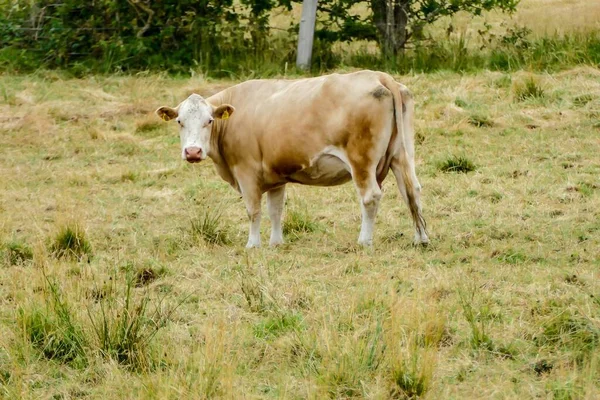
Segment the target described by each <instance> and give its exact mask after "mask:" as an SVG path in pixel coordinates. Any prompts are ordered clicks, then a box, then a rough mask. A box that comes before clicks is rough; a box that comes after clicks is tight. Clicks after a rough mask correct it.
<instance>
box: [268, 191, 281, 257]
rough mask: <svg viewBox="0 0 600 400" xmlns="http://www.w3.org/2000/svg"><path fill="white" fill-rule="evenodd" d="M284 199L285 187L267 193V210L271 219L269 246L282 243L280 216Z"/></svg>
mask: <svg viewBox="0 0 600 400" xmlns="http://www.w3.org/2000/svg"><path fill="white" fill-rule="evenodd" d="M284 199H285V186H281V187H278V188H276V189H271V190H269V191H268V192H267V209H268V210H269V218H270V219H271V240H270V241H269V245H270V246H277V245H278V244H282V243H283V229H282V227H281V214H282V213H283V201H284Z"/></svg>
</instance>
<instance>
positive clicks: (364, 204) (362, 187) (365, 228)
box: [352, 168, 381, 246]
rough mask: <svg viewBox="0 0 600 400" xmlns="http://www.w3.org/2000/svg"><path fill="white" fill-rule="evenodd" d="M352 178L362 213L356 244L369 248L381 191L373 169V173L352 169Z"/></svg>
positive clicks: (371, 242)
mask: <svg viewBox="0 0 600 400" xmlns="http://www.w3.org/2000/svg"><path fill="white" fill-rule="evenodd" d="M352 176H353V180H354V184H355V185H356V189H357V191H358V196H359V198H360V208H361V211H362V219H361V225H360V234H359V236H358V243H359V244H360V245H363V246H371V245H372V244H373V226H374V225H375V217H376V216H377V209H378V208H379V201H380V200H381V189H380V187H379V184H378V183H377V179H376V177H375V170H374V169H373V171H364V170H361V169H357V168H353V169H352Z"/></svg>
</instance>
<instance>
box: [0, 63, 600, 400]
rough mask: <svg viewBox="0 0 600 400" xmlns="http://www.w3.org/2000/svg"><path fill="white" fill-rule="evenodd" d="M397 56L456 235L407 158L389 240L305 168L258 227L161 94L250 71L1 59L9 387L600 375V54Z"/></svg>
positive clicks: (119, 390) (416, 389) (339, 191)
mask: <svg viewBox="0 0 600 400" xmlns="http://www.w3.org/2000/svg"><path fill="white" fill-rule="evenodd" d="M397 79H398V80H399V81H401V82H403V83H405V84H406V85H407V86H408V87H409V88H410V89H411V90H412V91H413V93H414V97H415V99H416V102H417V107H416V113H417V114H416V131H417V141H418V145H417V168H418V170H417V173H418V175H419V177H420V180H421V183H422V184H423V187H424V193H423V201H424V209H425V217H426V218H427V221H428V225H429V229H430V234H431V239H432V244H431V245H430V246H429V247H428V248H415V247H413V246H412V245H411V241H412V227H411V223H410V218H409V215H408V212H407V209H406V206H405V205H404V204H402V202H401V199H400V196H399V195H398V193H397V190H396V186H395V183H394V182H393V179H391V178H392V177H388V179H387V180H386V182H385V184H384V198H383V201H382V207H381V210H380V212H379V216H378V222H377V226H376V232H375V235H376V236H375V243H374V247H373V249H361V248H359V247H357V246H356V245H355V241H356V238H357V236H358V230H359V224H360V212H359V206H358V200H357V199H356V195H355V190H354V188H353V187H352V186H351V185H345V186H342V187H337V188H329V189H324V188H311V187H301V186H293V185H292V186H290V187H289V189H288V199H287V205H286V214H285V231H286V240H287V244H285V245H283V246H281V247H278V248H268V247H265V248H261V249H256V250H252V251H246V250H245V249H244V244H245V243H246V238H247V236H246V235H247V223H246V215H245V210H244V206H243V204H242V201H241V199H240V197H239V196H238V195H237V194H236V192H235V191H234V190H233V189H231V188H229V187H228V186H227V184H226V183H224V182H222V181H221V180H220V179H219V178H218V177H217V176H216V174H215V172H214V170H213V166H212V165H211V163H210V162H209V161H207V162H204V163H202V164H200V165H188V164H186V163H184V162H182V161H181V160H180V156H179V153H180V148H179V139H178V136H177V132H176V128H175V126H173V125H169V124H165V123H163V122H161V121H159V120H158V118H156V117H155V116H154V115H153V114H152V113H153V110H155V109H156V108H157V107H158V106H160V105H175V104H177V103H178V102H179V101H180V100H181V99H183V98H184V96H186V95H188V94H189V93H191V92H198V93H200V94H203V95H209V94H212V93H215V92H217V91H218V90H220V89H222V88H225V87H227V86H228V85H231V84H233V82H226V81H205V80H203V79H202V77H200V76H196V77H195V78H192V79H189V80H183V79H181V80H175V79H172V78H168V77H166V76H159V75H139V76H136V77H120V76H112V77H111V76H105V77H103V76H92V77H89V78H86V79H80V80H77V79H63V78H62V76H61V75H60V74H59V73H54V72H38V73H36V74H34V75H28V76H20V75H16V76H15V75H3V76H0V248H1V250H0V251H1V253H0V321H1V323H0V397H4V398H11V399H12V398H43V399H51V398H52V399H72V398H114V399H131V398H140V399H149V398H155V399H165V398H174V399H183V398H236V399H240V398H315V399H316V398H327V397H331V398H351V397H355V398H375V399H386V398H413V397H419V396H422V397H424V398H429V399H481V398H514V399H524V398H548V399H579V398H586V399H595V398H599V397H600V279H599V278H600V276H599V274H600V272H599V271H600V140H599V137H600V70H598V69H594V68H591V67H580V68H576V69H571V70H568V71H564V72H561V73H557V74H553V75H548V74H538V75H531V74H527V73H524V72H522V73H515V74H512V75H508V74H502V73H493V72H481V73H478V74H475V75H458V74H451V73H437V74H428V75H409V76H402V77H397ZM264 214H266V213H264ZM269 228H270V226H269V222H268V219H267V218H266V217H265V219H264V223H263V226H262V232H263V235H262V239H263V244H264V243H265V242H266V241H267V238H268V236H267V235H268V230H269Z"/></svg>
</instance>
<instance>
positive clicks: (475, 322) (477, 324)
mask: <svg viewBox="0 0 600 400" xmlns="http://www.w3.org/2000/svg"><path fill="white" fill-rule="evenodd" d="M458 297H459V304H460V306H461V308H462V311H463V315H464V317H465V319H466V320H467V323H468V324H469V328H470V329H471V338H470V339H469V343H470V345H471V347H472V348H473V349H475V350H478V349H484V350H493V349H494V343H493V342H492V339H491V338H490V336H489V335H488V333H487V326H486V322H485V320H484V319H483V318H481V315H480V314H481V313H480V312H479V311H478V310H476V309H475V307H474V306H473V303H474V297H475V293H474V292H471V293H466V292H465V291H464V290H462V289H461V290H459V291H458Z"/></svg>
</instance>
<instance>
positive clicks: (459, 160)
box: [437, 155, 477, 174]
mask: <svg viewBox="0 0 600 400" xmlns="http://www.w3.org/2000/svg"><path fill="white" fill-rule="evenodd" d="M437 168H438V170H440V171H442V172H459V173H465V174H466V173H467V172H472V171H475V170H476V169H477V167H476V166H475V164H474V163H473V162H472V161H471V160H469V159H468V158H467V157H465V156H456V155H454V156H450V157H448V158H447V159H445V160H443V161H440V162H438V165H437Z"/></svg>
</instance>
